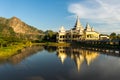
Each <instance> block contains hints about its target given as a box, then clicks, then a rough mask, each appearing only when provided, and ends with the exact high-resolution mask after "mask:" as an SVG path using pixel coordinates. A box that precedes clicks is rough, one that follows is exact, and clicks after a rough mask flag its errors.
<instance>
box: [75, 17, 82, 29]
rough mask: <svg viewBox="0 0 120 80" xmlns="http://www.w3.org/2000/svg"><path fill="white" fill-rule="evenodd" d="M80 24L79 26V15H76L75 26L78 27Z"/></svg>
mask: <svg viewBox="0 0 120 80" xmlns="http://www.w3.org/2000/svg"><path fill="white" fill-rule="evenodd" d="M80 26H81V23H80V20H79V17H78V16H77V20H76V23H75V27H80Z"/></svg>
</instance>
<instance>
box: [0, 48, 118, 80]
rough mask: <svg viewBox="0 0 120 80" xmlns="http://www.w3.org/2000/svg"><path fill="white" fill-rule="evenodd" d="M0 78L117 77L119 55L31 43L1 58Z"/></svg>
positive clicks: (61, 79) (97, 79)
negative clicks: (27, 46) (10, 55)
mask: <svg viewBox="0 0 120 80" xmlns="http://www.w3.org/2000/svg"><path fill="white" fill-rule="evenodd" d="M0 80H120V57H119V54H118V55H117V56H116V55H114V53H113V54H112V55H111V54H110V55H109V53H104V52H99V51H94V50H88V49H84V48H78V47H43V46H34V47H31V48H26V49H24V50H23V51H22V52H21V53H19V54H17V55H15V56H13V57H11V58H10V59H8V60H6V61H1V62H0Z"/></svg>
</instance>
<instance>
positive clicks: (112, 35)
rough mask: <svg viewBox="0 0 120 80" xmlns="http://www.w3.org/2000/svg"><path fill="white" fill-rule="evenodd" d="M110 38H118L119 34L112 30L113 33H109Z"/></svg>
mask: <svg viewBox="0 0 120 80" xmlns="http://www.w3.org/2000/svg"><path fill="white" fill-rule="evenodd" d="M110 39H111V40H113V39H120V34H116V33H115V32H113V33H111V34H110Z"/></svg>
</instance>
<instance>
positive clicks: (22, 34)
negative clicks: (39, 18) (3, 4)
mask: <svg viewBox="0 0 120 80" xmlns="http://www.w3.org/2000/svg"><path fill="white" fill-rule="evenodd" d="M3 33H4V34H3ZM5 34H9V35H10V36H11V35H16V37H18V38H21V39H27V40H28V39H29V40H39V39H40V38H41V37H42V36H43V35H44V33H43V31H42V30H38V29H37V28H35V27H33V26H30V25H28V24H26V23H25V22H23V21H21V20H20V19H19V18H17V17H12V18H10V19H7V18H3V17H0V35H5Z"/></svg>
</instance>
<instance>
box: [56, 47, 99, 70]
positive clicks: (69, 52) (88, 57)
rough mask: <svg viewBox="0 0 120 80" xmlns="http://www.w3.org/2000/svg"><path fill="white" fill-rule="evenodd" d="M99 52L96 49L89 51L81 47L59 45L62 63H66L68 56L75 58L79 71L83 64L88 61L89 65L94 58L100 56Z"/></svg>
mask: <svg viewBox="0 0 120 80" xmlns="http://www.w3.org/2000/svg"><path fill="white" fill-rule="evenodd" d="M98 55H99V54H98V53H97V52H95V51H89V50H85V49H81V48H71V47H58V50H57V56H58V58H59V59H60V61H61V62H62V63H64V61H65V59H66V58H67V57H70V58H71V60H74V62H75V64H76V67H77V69H78V71H79V70H80V67H81V64H82V63H83V62H86V64H87V65H88V66H89V65H90V64H91V62H92V61H93V60H95V59H96V58H97V57H98Z"/></svg>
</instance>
